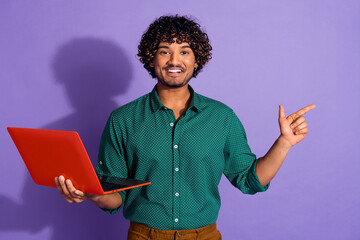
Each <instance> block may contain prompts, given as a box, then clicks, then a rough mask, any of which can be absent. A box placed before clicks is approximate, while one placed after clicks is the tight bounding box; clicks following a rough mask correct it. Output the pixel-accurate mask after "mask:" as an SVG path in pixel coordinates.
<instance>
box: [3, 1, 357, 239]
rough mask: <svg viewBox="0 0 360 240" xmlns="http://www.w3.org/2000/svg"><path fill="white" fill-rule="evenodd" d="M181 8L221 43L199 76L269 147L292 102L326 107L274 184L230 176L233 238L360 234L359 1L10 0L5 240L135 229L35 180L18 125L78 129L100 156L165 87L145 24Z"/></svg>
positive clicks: (225, 203) (223, 227) (225, 198)
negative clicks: (116, 128) (149, 55)
mask: <svg viewBox="0 0 360 240" xmlns="http://www.w3.org/2000/svg"><path fill="white" fill-rule="evenodd" d="M175 13H178V14H186V15H192V16H194V17H196V18H197V19H198V22H199V23H200V24H201V25H202V26H203V27H204V29H205V30H206V31H207V33H208V35H209V37H210V39H211V42H212V45H213V49H214V50H213V59H212V61H211V62H210V63H209V64H208V65H207V66H206V68H205V69H204V71H203V72H202V73H200V74H199V76H198V77H197V78H196V79H193V80H192V81H191V85H192V86H193V87H194V89H195V90H196V91H197V92H199V93H201V94H204V95H206V96H209V97H212V98H215V99H218V100H220V101H222V102H224V103H225V104H227V105H229V106H230V107H231V108H233V109H234V110H235V112H236V113H237V115H238V116H239V118H240V119H241V120H242V122H243V124H244V126H245V129H246V131H247V135H248V139H249V144H250V146H251V147H252V150H253V151H254V152H255V153H256V154H257V155H258V156H262V155H263V154H265V153H266V151H267V149H268V148H269V147H270V146H271V144H272V142H273V141H274V140H275V139H276V137H277V136H278V134H279V130H278V126H277V115H278V105H279V104H283V105H284V106H285V111H286V113H287V114H290V113H292V112H294V111H296V110H298V109H299V108H300V107H303V106H305V105H308V104H311V103H315V104H317V108H316V109H315V110H313V111H312V112H310V113H309V114H307V115H306V117H307V120H308V122H309V128H310V133H309V134H308V137H307V138H306V139H305V140H304V141H303V142H302V143H300V144H299V145H298V146H296V147H295V148H294V149H292V150H291V152H290V153H289V155H288V157H287V159H286V161H285V163H284V165H283V166H282V168H281V170H280V171H279V173H278V175H277V176H276V178H275V179H274V180H273V181H272V183H271V186H270V188H269V190H268V191H267V192H266V193H260V194H256V195H254V196H249V195H243V194H242V193H241V192H240V191H238V190H237V189H235V188H234V187H232V186H231V185H230V184H229V182H228V181H227V179H226V178H225V179H223V180H222V182H221V184H220V189H221V196H222V208H221V211H220V215H219V220H218V226H219V229H220V231H221V232H222V234H223V238H224V239H225V240H228V239H230V240H231V239H254V240H258V239H261V240H263V239H269V240H272V239H280V240H281V239H292V240H300V239H328V240H330V239H334V240H335V239H342V240H345V239H346V240H347V239H349V240H353V239H360V221H359V219H360V191H359V189H360V188H359V180H358V173H359V172H360V163H359V160H360V158H359V156H360V144H359V143H360V141H359V134H360V128H359V122H360V109H359V100H360V96H359V90H360V89H359V87H360V81H359V77H360V74H359V73H360V45H359V42H360V2H359V1H355V0H352V1H351V0H348V1H347V0H346V1H340V0H328V1H320V0H311V1H310V0H305V1H304V0H303V1H300V0H298V1H280V0H275V1H265V0H263V1H261V0H259V1H236V0H231V1H222V2H221V1H205V0H201V1H200V0H199V1H186V0H183V1H157V0H156V1H155V0H153V1H145V0H144V1H115V0H109V1H95V0H78V1H57V0H54V1H45V0H39V1H36V0H34V1H20V0H14V1H10V0H3V1H1V2H0V150H1V151H0V239H37V240H45V239H51V240H58V239H59V240H63V239H125V236H126V231H127V228H128V222H127V220H125V219H124V218H123V217H122V214H121V213H119V214H116V215H113V216H110V215H107V214H106V213H103V212H102V211H101V210H99V209H97V208H96V207H93V206H92V205H91V204H90V203H84V204H67V203H66V202H65V201H64V200H63V199H62V198H61V197H60V195H59V194H58V193H57V190H56V189H54V188H47V187H41V186H38V185H35V184H34V183H33V181H32V180H31V178H30V175H29V174H28V172H27V170H26V168H25V165H24V163H23V162H22V160H21V158H20V156H19V154H18V152H17V150H16V148H15V146H14V144H13V143H12V141H11V139H10V137H9V135H8V133H7V131H6V127H7V126H18V127H33V128H50V129H63V130H76V131H78V132H79V133H80V135H81V136H82V138H83V140H84V143H85V147H86V148H87V150H88V152H89V155H90V157H91V158H92V160H93V162H95V161H96V155H97V151H98V144H99V140H100V135H101V131H102V129H103V126H104V124H105V121H106V119H107V117H108V115H109V113H110V111H111V110H112V109H114V108H116V107H118V106H120V105H122V104H125V103H127V102H129V101H131V100H133V99H135V98H137V97H139V96H141V95H143V94H145V93H147V92H149V91H151V89H152V87H153V85H154V84H155V80H153V79H151V78H150V76H149V75H148V73H147V72H146V71H145V70H144V69H143V68H142V66H141V64H140V63H139V61H138V60H137V58H136V54H137V45H138V43H139V40H140V37H141V35H142V33H143V32H144V31H145V29H146V28H147V26H148V25H149V24H150V23H151V22H152V21H153V20H154V19H155V18H156V17H158V16H160V15H164V14H175Z"/></svg>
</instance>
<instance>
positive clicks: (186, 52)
mask: <svg viewBox="0 0 360 240" xmlns="http://www.w3.org/2000/svg"><path fill="white" fill-rule="evenodd" d="M181 54H182V55H186V54H189V51H181Z"/></svg>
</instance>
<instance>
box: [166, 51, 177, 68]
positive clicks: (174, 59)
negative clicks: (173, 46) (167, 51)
mask: <svg viewBox="0 0 360 240" xmlns="http://www.w3.org/2000/svg"><path fill="white" fill-rule="evenodd" d="M168 64H169V65H174V66H176V65H180V54H178V53H173V54H171V55H170V58H169V61H168Z"/></svg>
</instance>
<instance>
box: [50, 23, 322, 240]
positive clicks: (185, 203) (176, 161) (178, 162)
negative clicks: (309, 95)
mask: <svg viewBox="0 0 360 240" xmlns="http://www.w3.org/2000/svg"><path fill="white" fill-rule="evenodd" d="M210 52H211V45H210V44H209V40H208V37H207V35H206V33H204V32H203V31H202V30H201V29H200V26H199V25H198V24H197V23H195V22H194V21H192V20H190V19H188V18H186V17H180V16H163V17H160V18H159V19H157V20H155V22H154V23H152V24H151V25H150V27H149V29H148V30H147V31H146V32H145V33H144V35H143V36H142V39H141V42H140V45H139V54H138V56H139V57H140V61H141V62H142V63H143V64H144V67H145V69H147V70H148V71H149V73H150V74H151V76H152V77H153V78H155V77H156V78H157V85H156V86H155V87H154V89H153V90H152V92H151V93H149V94H147V95H144V96H142V97H140V98H138V99H136V100H134V101H133V102H130V103H128V104H126V105H124V106H122V107H120V108H118V109H116V110H114V111H113V112H112V113H111V115H110V118H109V120H108V122H107V124H106V126H105V129H104V132H103V135H102V139H101V144H100V151H99V159H98V164H97V172H98V173H99V174H107V175H113V176H117V177H130V178H137V179H143V180H147V181H151V182H152V184H151V185H149V186H146V187H141V188H135V189H131V190H128V191H125V192H120V193H112V194H107V195H101V196H99V195H94V194H88V193H83V192H81V191H79V190H77V189H76V188H75V187H74V186H73V185H72V183H71V181H70V180H65V179H64V177H63V176H60V177H58V178H56V179H55V181H56V183H57V186H58V189H59V191H60V193H61V194H62V196H63V197H64V198H65V199H66V200H67V201H68V202H70V203H72V202H77V203H79V202H82V201H84V200H90V201H91V202H93V203H94V204H95V205H96V206H98V207H101V208H103V209H104V210H105V211H107V212H109V213H115V212H117V211H118V210H119V208H120V207H121V206H122V204H123V203H124V216H125V218H127V219H129V220H130V221H131V224H130V229H129V234H128V239H177V238H179V237H181V236H183V237H184V238H185V236H186V239H188V238H190V237H192V238H191V239H221V235H220V233H219V232H218V231H217V229H216V223H215V222H216V219H217V216H218V211H219V209H220V196H219V191H218V184H219V182H220V179H221V176H222V174H223V173H224V174H225V176H226V177H227V178H228V179H229V180H230V182H231V183H232V184H233V185H234V186H235V187H237V188H239V189H240V190H241V191H242V192H244V193H247V194H254V193H256V192H261V191H265V190H266V189H267V188H268V186H269V183H270V181H271V179H272V178H273V177H274V176H275V174H276V173H277V171H278V170H279V168H280V166H281V164H282V163H283V161H284V159H285V157H286V155H287V153H288V151H289V150H290V148H291V147H292V146H294V145H295V144H297V143H298V142H300V141H302V140H303V139H304V138H305V136H306V134H307V133H308V128H307V123H306V122H305V118H304V117H303V116H302V115H304V114H305V113H306V112H308V111H309V110H311V109H313V108H314V107H315V105H310V106H308V107H305V108H303V109H301V110H299V111H298V112H296V113H294V114H292V115H290V116H288V117H287V118H286V117H285V113H284V108H283V107H282V106H280V109H279V125H280V131H281V134H280V136H279V137H278V139H277V140H276V141H275V143H274V144H273V146H272V147H271V148H270V150H269V151H268V153H267V154H266V155H265V156H264V157H262V158H259V159H256V157H255V155H254V154H252V153H251V151H250V148H249V146H248V144H247V140H246V134H245V131H244V128H243V126H242V124H241V122H240V121H239V119H238V118H237V117H236V115H235V113H234V112H233V111H232V110H231V109H230V108H229V107H227V106H225V105H224V104H222V103H220V102H218V101H215V100H212V99H209V98H206V97H204V96H202V95H199V94H197V93H196V92H194V91H193V89H192V88H191V87H190V86H189V84H188V83H189V81H190V79H191V78H192V77H196V75H197V74H198V73H199V72H200V70H201V69H202V68H203V67H204V65H205V64H206V63H207V62H208V61H209V60H210V59H211V53H210Z"/></svg>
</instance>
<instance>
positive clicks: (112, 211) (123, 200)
mask: <svg viewBox="0 0 360 240" xmlns="http://www.w3.org/2000/svg"><path fill="white" fill-rule="evenodd" d="M118 193H119V194H120V196H121V200H122V201H121V205H120V206H119V207H117V208H115V209H106V208H101V210H104V211H105V212H107V213H109V214H115V213H117V212H118V211H119V210H120V209H121V207H122V206H123V205H124V202H125V193H124V191H120V192H118Z"/></svg>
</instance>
